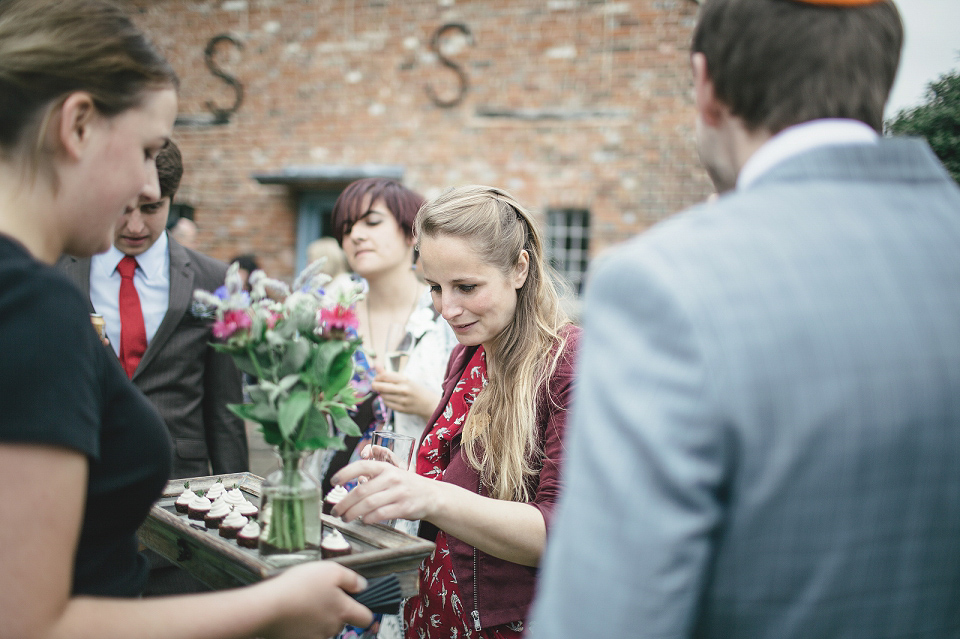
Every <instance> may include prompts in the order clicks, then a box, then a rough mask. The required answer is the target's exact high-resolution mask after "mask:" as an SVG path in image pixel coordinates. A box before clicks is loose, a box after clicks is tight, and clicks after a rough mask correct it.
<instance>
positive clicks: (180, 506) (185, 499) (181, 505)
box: [174, 482, 197, 513]
mask: <svg viewBox="0 0 960 639" xmlns="http://www.w3.org/2000/svg"><path fill="white" fill-rule="evenodd" d="M196 496H197V495H196V493H194V492H193V491H192V490H190V482H187V483H186V484H184V485H183V492H182V493H180V496H179V497H177V501H176V502H174V506H175V507H176V509H177V512H178V513H185V512H187V511H188V510H190V502H191V501H193V500H194V498H195V497H196Z"/></svg>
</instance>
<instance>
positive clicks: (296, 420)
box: [280, 391, 313, 440]
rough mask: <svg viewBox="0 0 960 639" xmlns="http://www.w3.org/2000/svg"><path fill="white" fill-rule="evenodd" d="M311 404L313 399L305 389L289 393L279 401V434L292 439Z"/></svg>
mask: <svg viewBox="0 0 960 639" xmlns="http://www.w3.org/2000/svg"><path fill="white" fill-rule="evenodd" d="M312 405H313V400H312V399H311V397H310V393H308V392H307V391H296V392H294V393H291V394H290V397H288V398H287V399H285V400H283V401H282V402H280V434H282V435H283V438H284V439H288V440H289V439H292V435H293V433H294V432H295V431H296V430H297V426H299V425H300V420H301V419H302V418H303V415H304V413H306V412H307V409H309V408H310V406H312Z"/></svg>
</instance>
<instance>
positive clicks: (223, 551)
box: [138, 473, 434, 596]
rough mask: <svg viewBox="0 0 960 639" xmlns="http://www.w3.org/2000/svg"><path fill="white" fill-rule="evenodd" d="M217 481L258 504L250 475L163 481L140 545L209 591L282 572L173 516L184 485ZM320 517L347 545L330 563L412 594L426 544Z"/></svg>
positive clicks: (256, 482)
mask: <svg viewBox="0 0 960 639" xmlns="http://www.w3.org/2000/svg"><path fill="white" fill-rule="evenodd" d="M217 480H222V481H223V484H224V487H226V488H228V489H229V488H232V487H233V486H234V485H236V487H237V488H239V489H240V490H241V491H242V492H244V493H246V497H247V498H248V499H249V500H250V501H251V502H253V503H254V504H256V505H259V503H260V484H261V482H262V481H263V478H262V477H258V476H257V475H253V474H251V473H236V474H232V475H212V476H209V477H192V478H184V479H175V480H173V481H170V482H167V485H166V487H165V488H164V491H163V495H162V496H161V497H160V499H159V500H158V501H157V503H155V504H154V505H153V507H152V508H151V509H150V514H149V515H148V516H147V519H146V521H145V522H144V523H143V525H142V526H140V530H139V533H138V535H139V537H140V541H141V542H142V543H143V545H144V546H146V547H147V548H149V549H151V550H153V551H154V552H156V553H158V554H160V555H162V556H163V557H165V558H166V559H168V560H170V561H171V562H173V563H175V564H177V565H178V566H180V567H181V568H183V569H184V570H186V571H187V572H189V573H190V574H191V575H193V576H194V577H196V578H197V579H199V580H200V581H202V582H203V583H205V584H206V585H207V586H209V587H211V588H213V589H215V590H220V589H223V588H234V587H237V586H243V585H246V584H250V583H253V582H256V581H260V580H261V579H265V578H267V577H270V576H272V575H275V574H276V573H278V572H280V571H281V570H283V569H282V568H276V567H274V566H271V565H269V564H267V563H266V562H264V561H263V560H262V559H261V558H260V555H259V553H258V552H257V550H255V549H249V548H243V547H241V546H240V545H238V544H237V542H236V540H234V539H225V538H224V537H221V536H220V533H219V532H218V531H216V530H206V529H204V530H200V529H199V528H197V527H194V526H192V525H191V523H193V524H196V523H197V522H195V521H192V520H190V519H188V518H187V516H186V514H180V513H178V512H177V511H176V508H175V507H174V502H175V501H176V499H177V497H179V496H180V493H181V492H182V491H183V483H184V482H186V481H189V482H190V489H191V490H204V491H205V490H207V489H209V488H210V487H211V486H213V484H215V483H216V482H217ZM321 518H322V519H323V524H324V527H327V528H336V529H338V530H339V531H340V532H341V533H342V534H343V536H344V537H346V539H347V541H349V542H350V544H351V545H352V546H353V554H351V555H347V556H346V557H339V558H337V559H333V560H332V561H336V562H337V563H339V564H342V565H344V566H346V567H348V568H350V569H351V570H355V571H357V572H358V573H360V574H361V575H363V576H364V577H377V576H379V575H386V574H390V573H396V574H397V576H398V577H399V578H400V585H401V588H402V590H403V592H404V595H405V596H410V595H413V594H416V592H417V571H418V570H419V568H420V562H421V561H422V560H423V559H424V558H425V557H427V556H429V555H430V553H431V552H433V548H434V544H433V543H432V542H429V541H427V540H425V539H420V538H419V537H413V536H411V535H407V534H405V533H402V532H400V531H398V530H395V529H393V528H389V527H387V526H382V525H380V524H361V523H358V522H355V521H354V522H350V523H345V522H343V521H342V520H341V519H339V518H338V517H331V516H329V515H321Z"/></svg>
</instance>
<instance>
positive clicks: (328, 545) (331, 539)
mask: <svg viewBox="0 0 960 639" xmlns="http://www.w3.org/2000/svg"><path fill="white" fill-rule="evenodd" d="M352 552H353V548H352V547H351V546H350V542H349V541H347V540H346V539H344V537H343V535H341V534H340V531H339V530H334V531H333V532H331V533H328V534H327V535H325V536H324V538H323V541H322V542H320V556H321V557H323V558H324V559H333V558H334V557H346V556H347V555H349V554H350V553H352Z"/></svg>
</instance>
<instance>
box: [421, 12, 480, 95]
mask: <svg viewBox="0 0 960 639" xmlns="http://www.w3.org/2000/svg"><path fill="white" fill-rule="evenodd" d="M450 30H454V31H459V32H461V33H462V34H463V35H465V36H467V41H468V42H470V44H474V40H473V34H472V33H470V29H469V27H467V25H465V24H463V23H460V22H448V23H447V24H444V25H442V26H440V27H439V28H438V29H437V30H436V31H434V32H433V39H432V40H431V41H430V48H431V49H433V52H434V53H436V54H437V57H438V58H439V59H440V63H441V64H443V65H444V66H446V67H448V68H449V69H451V70H452V71H453V72H454V73H456V74H457V78H459V81H460V89H459V90H458V91H457V95H456V97H454V98H452V99H450V100H443V99H441V98H440V97H439V96H437V94H436V93H435V92H434V91H433V87H431V86H430V85H429V84H426V85H424V87H423V88H424V90H425V91H426V92H427V96H428V97H429V98H430V100H432V101H433V103H434V104H436V105H437V106H438V107H442V108H450V107H454V106H457V105H458V104H460V103H461V102H462V101H463V98H464V96H465V95H466V94H467V90H468V89H469V88H470V81H469V79H468V78H467V74H466V72H465V71H464V70H463V69H461V68H460V67H459V66H458V65H457V64H456V63H455V62H453V61H452V60H450V59H449V58H447V57H446V56H444V55H443V53H441V52H440V38H441V37H442V36H443V34H444V33H446V32H447V31H450Z"/></svg>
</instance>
